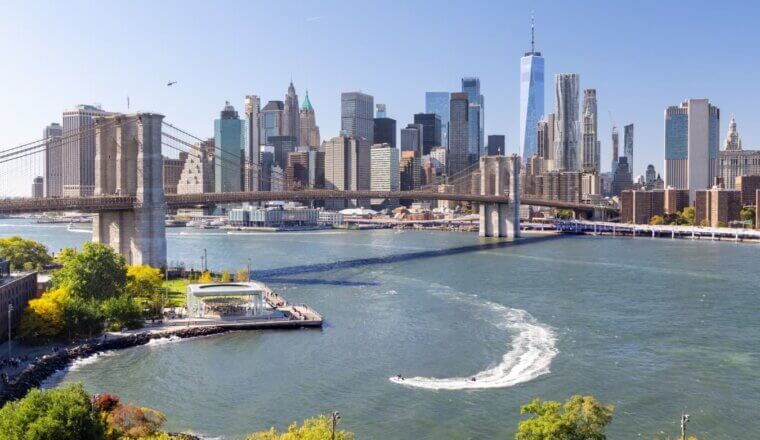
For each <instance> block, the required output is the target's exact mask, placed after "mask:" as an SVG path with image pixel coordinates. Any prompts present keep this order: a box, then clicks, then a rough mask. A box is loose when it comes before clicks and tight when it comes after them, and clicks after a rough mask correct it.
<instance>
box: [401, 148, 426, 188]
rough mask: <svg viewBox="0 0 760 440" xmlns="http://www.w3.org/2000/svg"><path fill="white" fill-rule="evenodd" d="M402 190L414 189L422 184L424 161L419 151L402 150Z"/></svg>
mask: <svg viewBox="0 0 760 440" xmlns="http://www.w3.org/2000/svg"><path fill="white" fill-rule="evenodd" d="M399 180H400V183H399V185H400V187H401V191H414V190H418V189H420V186H422V161H421V158H420V152H419V151H402V152H401V160H400V161H399Z"/></svg>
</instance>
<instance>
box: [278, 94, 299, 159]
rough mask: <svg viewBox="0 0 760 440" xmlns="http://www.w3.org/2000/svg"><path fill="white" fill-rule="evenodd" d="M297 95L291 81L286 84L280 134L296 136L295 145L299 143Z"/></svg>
mask: <svg viewBox="0 0 760 440" xmlns="http://www.w3.org/2000/svg"><path fill="white" fill-rule="evenodd" d="M299 110H300V109H299V107H298V95H297V94H296V88H295V87H293V81H291V82H290V85H289V86H288V92H287V93H286V94H285V104H284V107H283V121H282V135H283V136H292V137H294V138H296V145H301V139H300V137H301V128H300V125H301V124H300V122H301V118H300V115H299Z"/></svg>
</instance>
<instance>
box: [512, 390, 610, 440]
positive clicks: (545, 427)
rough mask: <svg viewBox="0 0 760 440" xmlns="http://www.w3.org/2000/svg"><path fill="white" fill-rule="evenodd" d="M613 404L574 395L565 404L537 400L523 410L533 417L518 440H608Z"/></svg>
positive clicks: (521, 427) (525, 422)
mask: <svg viewBox="0 0 760 440" xmlns="http://www.w3.org/2000/svg"><path fill="white" fill-rule="evenodd" d="M613 411H614V407H613V406H612V405H602V404H600V403H599V402H597V401H596V400H595V399H594V398H593V397H592V396H579V395H575V396H572V397H571V398H570V399H569V400H568V401H567V402H565V403H564V405H563V404H562V403H560V402H555V401H550V400H547V401H543V402H542V401H541V400H539V399H534V400H533V401H532V402H530V403H529V404H527V405H523V406H522V407H520V414H530V417H529V418H528V419H525V420H522V421H521V422H520V424H519V426H518V430H517V434H515V439H516V440H606V438H607V436H606V435H605V434H604V429H605V427H606V426H607V425H609V423H610V422H611V421H612V413H613Z"/></svg>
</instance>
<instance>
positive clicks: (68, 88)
mask: <svg viewBox="0 0 760 440" xmlns="http://www.w3.org/2000/svg"><path fill="white" fill-rule="evenodd" d="M2 5H3V6H4V9H5V10H6V11H7V13H6V14H3V17H2V18H0V24H1V26H0V37H1V40H0V41H2V42H0V48H2V53H3V54H4V55H5V57H4V59H6V60H11V66H12V68H11V69H4V70H3V71H2V72H0V84H2V87H3V89H4V90H3V94H2V96H3V98H4V100H3V104H4V105H3V106H2V109H1V110H0V112H2V114H1V115H0V121H2V122H0V124H2V125H0V148H2V149H6V148H10V147H13V146H15V145H18V144H21V143H24V142H28V141H30V140H34V139H38V138H40V137H41V132H42V130H43V129H44V127H45V126H47V125H48V124H50V123H52V122H60V121H61V113H62V112H63V111H64V110H66V109H70V108H73V107H74V106H76V105H77V104H92V103H100V104H102V106H103V108H104V109H105V110H109V111H138V110H139V111H156V112H160V113H162V114H165V115H166V116H167V120H169V121H174V122H176V123H177V124H179V125H181V126H185V127H188V128H189V129H191V130H193V132H194V133H196V134H198V135H202V136H210V135H211V134H213V120H214V118H215V117H216V116H217V115H218V111H219V108H221V106H223V104H224V102H225V101H226V100H229V101H230V103H231V104H232V105H234V106H235V108H236V109H238V110H241V109H242V108H243V100H244V97H245V95H248V94H255V95H258V96H260V97H261V99H262V102H267V101H268V100H271V99H282V96H283V95H284V92H285V91H286V90H287V86H288V83H289V81H290V79H291V78H292V80H293V83H294V85H295V87H296V90H297V91H298V93H299V94H300V95H303V94H304V93H305V91H306V89H308V90H309V94H310V100H311V102H312V103H313V105H314V108H315V109H316V112H317V121H316V122H317V124H318V125H319V126H320V127H321V131H322V137H323V138H325V139H327V138H331V137H333V136H335V135H337V134H338V132H339V130H340V104H341V103H340V94H341V93H342V92H349V91H362V92H364V93H367V94H370V95H372V96H373V97H374V100H375V102H381V103H385V104H387V106H388V116H389V117H392V118H394V119H396V120H397V122H398V126H399V127H404V126H406V124H408V123H412V122H413V115H414V114H415V113H420V112H423V111H424V110H425V92H427V91H449V92H456V91H459V89H460V84H461V79H462V78H463V77H467V76H474V77H478V78H479V79H480V81H481V93H482V94H483V95H484V96H485V100H486V101H487V107H488V111H487V112H486V113H485V136H488V135H490V134H506V136H507V141H506V153H520V154H521V153H522V151H521V148H520V145H519V69H520V57H521V56H523V54H524V53H525V52H526V51H528V50H530V16H531V12H533V14H534V15H535V17H536V50H539V51H541V52H542V55H543V56H544V58H545V62H546V72H545V89H544V95H545V97H546V98H545V102H544V108H545V111H546V112H548V111H550V110H551V109H552V108H553V107H554V99H553V93H552V92H553V87H554V75H555V74H557V73H562V72H569V73H577V74H578V75H579V76H580V88H581V89H585V88H595V89H597V93H598V112H599V123H598V126H599V133H598V138H599V140H600V141H601V157H602V159H601V163H602V164H603V171H607V167H606V166H604V164H609V163H610V158H611V145H610V127H611V121H612V120H614V121H615V122H616V123H617V125H618V127H622V126H624V125H626V124H629V123H633V124H635V125H636V144H635V147H634V148H635V151H636V155H635V157H636V162H635V163H634V170H633V171H634V174H643V173H644V170H645V168H646V166H647V165H648V164H650V163H651V164H654V166H655V167H656V169H657V171H658V172H662V167H663V159H664V145H663V137H664V134H663V133H664V122H663V112H664V110H665V108H666V107H667V106H669V105H673V104H674V103H678V102H681V101H682V100H684V99H688V98H707V99H709V100H710V102H711V103H714V104H715V105H717V106H718V107H719V108H720V109H721V110H722V112H723V113H724V114H725V115H728V114H731V113H733V114H736V117H737V121H738V123H739V124H740V125H741V127H742V138H743V141H744V144H745V147H747V148H757V147H758V145H760V141H759V140H758V139H760V127H757V125H756V124H754V123H753V122H754V121H756V120H757V119H758V117H760V110H757V106H756V105H753V104H754V103H755V102H757V100H758V98H760V96H759V94H760V92H758V90H757V89H756V88H753V87H752V85H753V84H754V81H755V80H754V76H755V75H754V73H753V72H754V71H753V69H752V67H754V64H756V63H757V62H756V61H754V60H752V59H750V58H751V57H746V55H747V54H749V53H752V51H753V50H754V48H753V47H752V46H751V41H756V40H758V39H760V32H758V31H757V30H755V28H754V27H753V24H752V23H751V17H752V14H747V13H739V12H740V11H742V12H750V11H755V10H757V6H755V5H754V4H752V3H749V2H746V3H738V2H737V3H732V4H731V5H719V6H714V5H713V6H710V5H712V4H709V3H706V2H705V3H704V4H703V5H702V7H689V6H688V5H683V6H681V5H667V6H660V5H658V4H657V3H654V2H647V3H644V4H641V3H639V4H636V5H615V7H614V9H610V7H609V6H608V5H605V4H604V3H601V2H592V3H587V4H584V5H582V6H580V7H570V6H569V5H564V4H560V3H548V2H541V3H538V2H536V3H530V2H525V3H509V4H505V5H502V4H493V3H492V2H475V3H471V4H468V5H467V6H464V5H460V4H457V3H451V2H444V3H435V5H439V7H432V6H434V4H433V3H430V2H417V3H414V4H412V5H409V6H408V7H402V6H401V5H402V4H401V3H391V4H390V7H386V6H383V7H375V6H370V5H353V4H350V3H347V2H333V3H328V4H321V5H316V4H314V5H312V4H310V3H307V2H292V3H290V4H289V6H288V7H287V8H286V7H282V6H280V7H277V6H274V5H269V4H257V5H255V6H254V5H248V4H245V3H235V4H229V5H226V7H225V8H212V7H208V6H205V5H202V4H200V3H190V4H184V3H179V2H167V3H162V4H159V5H156V6H155V7H152V6H151V7H149V3H147V2H134V3H131V4H129V5H113V4H102V5H101V4H98V7H97V8H95V7H93V6H94V5H95V3H94V2H74V3H71V4H65V5H64V4H57V3H47V4H46V6H47V7H39V5H24V4H21V3H15V2H7V1H4V2H2ZM602 6H605V7H602ZM610 10H612V12H613V13H614V14H613V17H612V18H613V19H612V20H610V18H609V17H608V13H609V11H610ZM422 11H426V14H422V13H421V12H422ZM148 12H150V15H149V14H148ZM358 17H364V18H363V19H362V20H357V18H358ZM366 17H372V19H371V20H370V21H369V23H370V24H376V25H377V26H375V27H372V26H370V27H367V26H365V25H363V24H361V23H360V22H361V21H363V20H366ZM284 19H288V20H292V22H293V23H294V26H292V27H282V26H281V23H282V20H284ZM454 19H466V21H468V22H471V23H478V24H479V29H480V31H479V32H478V33H477V35H473V33H465V34H462V33H454V32H451V28H449V27H447V26H445V23H447V22H450V21H451V20H454ZM623 20H624V22H625V23H627V24H628V26H621V24H622V23H623ZM729 21H730V22H731V23H732V29H731V32H726V33H725V35H720V36H719V37H718V36H716V34H715V33H714V32H710V31H709V30H710V29H712V28H713V27H714V28H715V29H718V23H725V22H729ZM581 22H582V23H584V26H572V30H573V31H572V32H570V31H569V30H568V29H569V27H568V26H567V23H577V24H580V23H581ZM589 23H591V24H592V25H588V26H586V25H587V24H589ZM31 24H34V26H32V25H31ZM339 24H340V26H338V25H339ZM382 24H393V26H389V27H387V28H384V27H383V26H381V25H382ZM420 27H421V28H422V29H421V28H420ZM74 28H77V29H82V28H91V29H92V32H91V33H74V32H71V29H74ZM694 28H701V29H705V32H701V33H700V32H692V31H690V29H694ZM40 29H44V30H45V32H39V30H40ZM134 29H139V32H136V31H134ZM384 29H385V30H384ZM643 29H646V32H642V30H643ZM421 34H424V35H427V36H428V37H429V38H425V39H421V38H419V36H420V35H421ZM272 35H278V37H277V44H271V42H267V39H269V38H272ZM346 35H352V37H351V38H346ZM685 35H688V38H687V37H686V36H685ZM72 38H73V40H72ZM687 40H688V41H687ZM20 41H24V45H21V44H19V43H18V42H20ZM411 42H414V43H415V44H416V45H417V47H419V48H420V50H417V51H406V50H402V49H403V48H404V47H406V46H408V45H409V44H410V43H411ZM146 48H148V49H147V50H146ZM139 51H143V52H142V54H141V55H142V56H143V57H144V61H145V62H144V63H143V64H136V63H134V61H133V60H134V56H125V54H126V53H131V54H133V55H137V54H140V52H139ZM90 54H98V56H97V57H92V56H90ZM108 54H111V56H109V55H108ZM346 54H357V55H351V56H350V55H346ZM253 55H255V56H253ZM730 59H741V60H742V63H746V66H742V68H738V67H736V64H735V63H728V62H726V60H730ZM262 60H265V64H264V66H265V68H262V67H261V66H262V63H261V61H262ZM351 60H353V61H355V62H350V61H351ZM257 61H258V62H257ZM169 80H172V81H175V80H176V81H178V83H177V84H176V85H174V86H173V87H166V82H167V81H169ZM127 96H129V98H130V103H131V106H130V108H129V110H128V109H127ZM610 115H611V119H610ZM722 119H723V124H722V126H721V127H720V130H719V131H720V137H721V143H722V140H723V137H724V136H725V133H726V131H727V129H728V126H727V118H725V117H724V118H722ZM19 184H20V188H22V191H24V192H26V191H28V182H20V183H19Z"/></svg>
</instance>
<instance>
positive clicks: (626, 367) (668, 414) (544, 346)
mask: <svg viewBox="0 0 760 440" xmlns="http://www.w3.org/2000/svg"><path fill="white" fill-rule="evenodd" d="M10 234H20V235H22V236H25V237H28V238H33V239H37V240H40V241H42V242H44V243H46V244H47V245H48V246H49V247H50V248H51V250H55V251H57V250H58V249H60V248H61V247H63V246H74V245H79V244H81V243H82V242H83V241H85V240H88V239H89V236H88V235H86V233H83V232H72V231H67V230H66V228H65V226H60V225H34V224H29V223H28V222H26V221H19V220H0V236H2V235H10ZM204 248H205V249H206V250H207V253H208V261H209V266H210V267H211V268H214V269H223V268H226V269H229V270H230V271H231V272H232V271H234V270H235V269H237V268H241V267H245V265H246V264H247V262H248V259H249V258H250V259H251V263H252V266H253V268H254V271H255V273H254V275H255V276H256V277H257V278H259V279H263V280H265V281H266V282H267V283H268V284H269V285H271V286H272V287H274V288H276V289H277V290H279V291H281V292H282V293H283V294H284V296H285V297H286V298H287V299H288V300H290V301H291V302H305V303H308V304H309V305H311V306H313V307H314V308H315V309H317V310H318V311H319V312H321V313H322V314H323V315H324V316H325V319H326V325H325V326H324V328H323V329H322V330H296V331H262V332H240V333H229V334H224V335H219V336H213V337H207V338H200V339H196V340H185V341H180V342H169V341H167V342H166V343H155V344H151V345H150V346H143V347H137V348H133V349H128V350H124V351H121V352H118V353H109V354H106V355H103V356H99V357H98V358H96V359H87V360H85V361H81V362H77V364H76V365H74V366H73V367H72V368H70V369H69V370H67V371H66V372H65V373H62V374H59V375H57V376H56V377H55V378H54V379H53V381H52V382H53V384H56V383H61V382H82V383H84V385H85V387H86V388H88V389H89V390H90V391H92V392H111V393H115V394H118V395H120V396H121V397H122V398H123V399H125V400H127V401H134V402H137V403H139V404H140V405H143V406H149V407H153V408H156V409H159V410H160V411H162V412H164V413H165V414H166V415H167V417H168V422H167V424H166V428H168V429H170V430H177V431H180V430H181V431H192V432H196V433H200V434H203V435H209V436H223V437H225V438H233V439H234V438H241V437H243V436H244V434H245V433H248V432H252V431H256V430H263V429H265V428H268V427H269V426H277V427H279V428H283V427H285V426H286V425H287V424H288V423H290V422H292V421H295V420H302V419H304V418H307V417H310V416H312V415H315V414H319V413H326V412H329V411H333V410H338V411H340V412H341V414H342V417H343V423H342V426H343V427H344V428H345V429H349V430H352V431H354V432H356V433H357V434H358V436H359V438H370V439H391V438H393V439H396V438H398V439H492V438H502V439H506V438H512V437H513V435H514V431H515V429H516V426H517V423H518V421H519V419H520V416H519V406H520V405H521V404H524V403H527V402H529V401H530V400H531V399H532V398H534V397H541V398H545V399H554V400H564V399H566V398H567V397H569V396H570V395H572V394H577V393H588V394H593V395H594V396H596V397H597V398H598V399H599V400H601V401H603V402H607V403H613V404H615V406H616V409H615V417H614V420H613V423H612V425H611V426H610V429H609V433H610V436H609V437H610V438H612V439H623V438H625V439H628V438H644V439H651V438H652V437H653V436H654V435H656V434H662V433H665V434H669V435H671V437H675V435H676V433H677V430H678V420H679V417H680V414H681V412H682V411H686V412H688V413H689V414H691V419H692V422H691V423H690V425H689V428H690V430H691V432H693V433H694V434H699V435H702V436H705V437H706V438H710V439H712V440H718V439H735V438H739V437H743V438H750V437H752V435H755V434H757V433H758V432H760V419H759V418H758V408H760V316H758V314H759V312H760V296H758V293H759V292H758V286H759V285H760V276H759V275H758V262H760V248H758V247H757V245H751V244H736V243H729V242H705V241H699V242H693V241H682V240H667V239H649V238H636V239H631V238H609V237H605V238H598V237H578V236H572V237H560V238H546V239H537V240H519V241H518V242H512V243H505V242H503V241H499V240H495V239H480V238H478V237H477V236H476V235H473V234H460V233H445V232H401V233H396V232H394V231H389V230H382V231H365V232H343V231H328V232H303V233H279V234H278V233H271V234H266V233H261V234H256V235H228V234H225V233H222V232H221V231H193V230H186V229H170V230H169V231H168V249H169V260H170V261H184V262H185V263H186V264H187V265H188V266H194V267H196V268H198V267H200V262H201V255H202V253H203V249H204ZM397 374H401V375H403V376H405V377H406V379H405V380H403V381H398V380H394V379H393V378H394V377H395V376H396V375H397ZM473 377H474V378H475V379H476V380H475V381H473V380H472V378H473ZM751 433H754V434H751ZM748 434H751V435H750V436H749V437H748V436H747V435H748Z"/></svg>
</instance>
